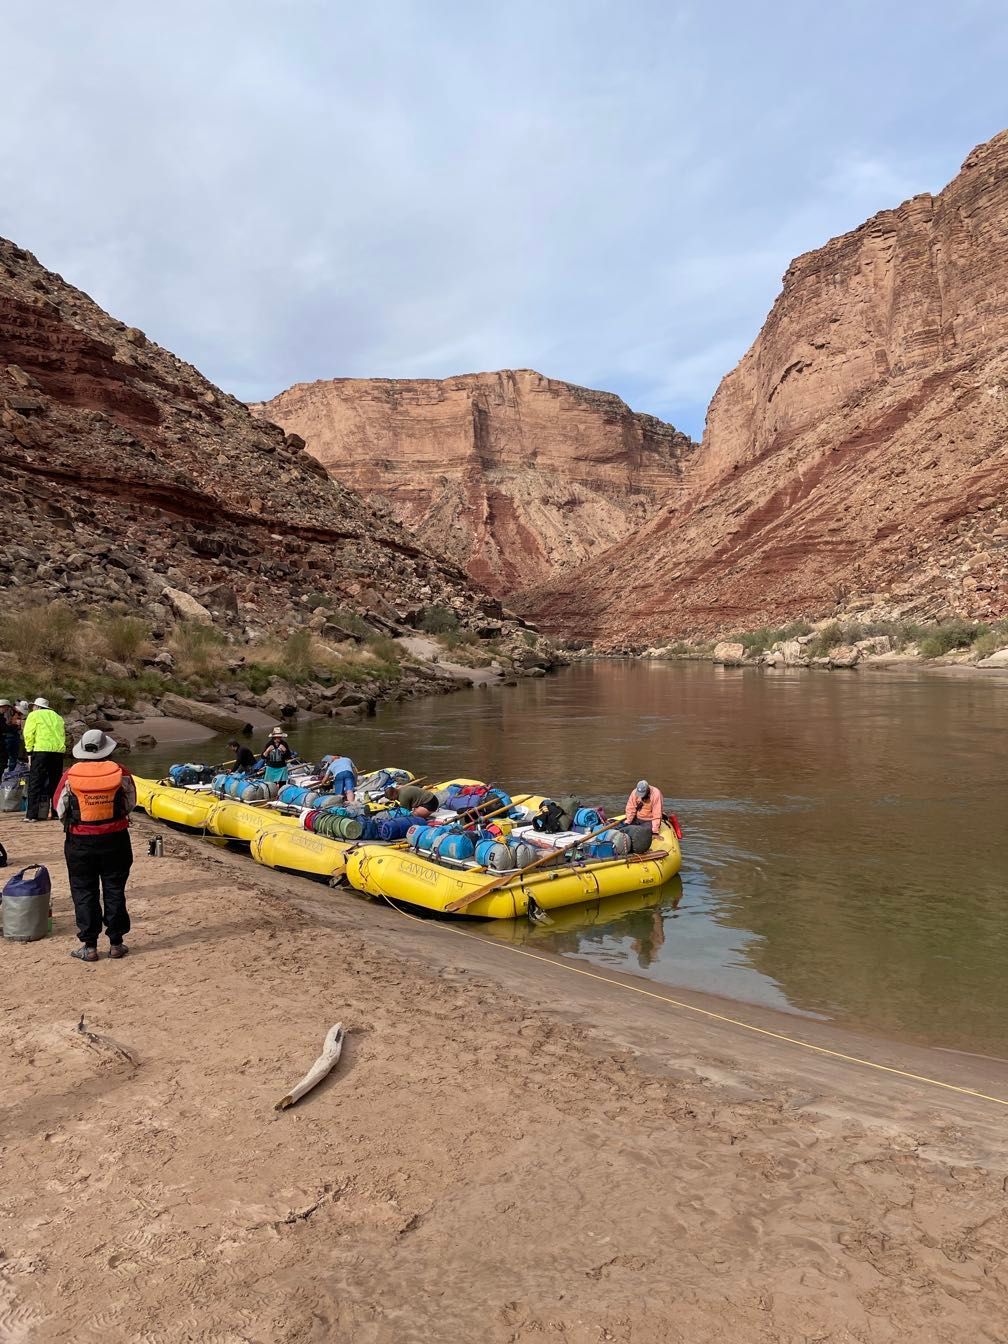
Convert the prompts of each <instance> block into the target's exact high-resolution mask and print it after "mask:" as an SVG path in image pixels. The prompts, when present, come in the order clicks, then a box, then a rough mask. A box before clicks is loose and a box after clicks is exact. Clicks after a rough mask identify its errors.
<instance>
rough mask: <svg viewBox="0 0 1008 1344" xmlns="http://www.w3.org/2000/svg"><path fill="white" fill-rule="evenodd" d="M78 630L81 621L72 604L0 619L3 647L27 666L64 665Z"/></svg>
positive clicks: (55, 604) (38, 608)
mask: <svg viewBox="0 0 1008 1344" xmlns="http://www.w3.org/2000/svg"><path fill="white" fill-rule="evenodd" d="M79 629H80V618H79V617H78V616H77V615H76V614H75V612H74V610H73V608H72V607H71V606H70V605H69V603H67V602H50V603H48V604H47V605H43V606H36V607H26V608H25V609H24V610H23V611H16V612H9V613H8V614H7V615H6V616H4V617H2V618H0V643H2V644H3V645H4V646H5V647H6V648H8V649H10V650H11V652H12V653H15V654H16V655H17V656H18V658H19V660H20V661H22V662H25V663H38V662H43V663H59V662H65V661H66V660H67V659H68V658H69V657H70V656H71V654H72V653H73V651H74V644H75V642H76V639H77V634H78V631H79Z"/></svg>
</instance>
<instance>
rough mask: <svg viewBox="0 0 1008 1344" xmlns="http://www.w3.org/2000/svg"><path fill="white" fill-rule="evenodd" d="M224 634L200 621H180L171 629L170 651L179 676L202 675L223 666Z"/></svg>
mask: <svg viewBox="0 0 1008 1344" xmlns="http://www.w3.org/2000/svg"><path fill="white" fill-rule="evenodd" d="M224 642H225V641H224V636H223V635H222V634H221V632H220V631H219V630H217V629H216V628H215V627H214V626H212V625H206V624H204V623H203V622H202V621H182V622H181V623H180V624H179V625H177V626H176V627H175V629H174V630H173V631H172V634H171V639H170V641H169V643H170V645H171V651H172V653H174V655H175V662H176V667H177V671H178V674H179V676H181V677H191V676H196V677H204V676H207V675H209V674H210V673H211V672H215V671H218V670H219V669H220V668H221V667H222V666H223V662H224V659H223V656H222V648H223V645H224Z"/></svg>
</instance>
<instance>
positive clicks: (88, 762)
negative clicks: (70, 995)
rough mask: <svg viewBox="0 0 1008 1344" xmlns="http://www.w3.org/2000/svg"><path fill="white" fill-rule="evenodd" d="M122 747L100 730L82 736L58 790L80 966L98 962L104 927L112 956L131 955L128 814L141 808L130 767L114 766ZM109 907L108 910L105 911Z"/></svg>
mask: <svg viewBox="0 0 1008 1344" xmlns="http://www.w3.org/2000/svg"><path fill="white" fill-rule="evenodd" d="M117 745H118V744H117V743H116V742H115V741H114V740H113V739H112V738H111V737H109V736H108V735H107V734H106V733H103V732H102V731H101V729H100V728H91V729H89V730H88V731H87V732H86V733H83V734H82V735H81V740H80V741H79V742H78V743H77V745H76V746H75V747H74V749H73V753H72V755H73V758H74V761H75V762H76V764H74V765H72V766H71V767H70V769H69V770H67V771H66V772H65V773H64V774H63V776H62V778H61V779H60V782H59V784H58V785H57V787H56V793H55V796H54V798H53V806H54V807H55V808H56V815H57V816H58V817H59V819H60V821H62V823H63V829H64V830H65V832H66V839H65V841H64V844H63V856H64V858H65V859H66V866H67V877H68V878H69V881H70V895H71V897H72V898H73V903H74V914H75V915H76V917H77V937H78V938H79V939H80V944H81V945H80V947H78V948H76V949H75V950H74V951H73V952H71V953H70V955H71V956H72V957H75V958H76V959H77V960H78V961H97V960H98V936H99V934H100V933H101V930H102V923H103V922H104V924H105V932H106V933H107V934H108V940H109V956H110V957H112V958H114V959H118V958H119V957H124V956H125V955H126V953H127V951H128V949H127V947H126V944H125V943H124V942H123V934H126V933H129V930H130V917H129V913H128V911H127V909H126V881H127V879H128V878H129V873H130V868H131V867H132V864H133V846H132V845H131V844H130V838H129V814H130V813H131V812H132V811H133V809H134V807H136V785H135V784H134V783H133V776H132V775H131V774H130V772H129V771H128V770H127V769H126V768H125V766H122V765H117V764H116V762H115V761H113V760H110V759H109V758H110V757H111V755H112V753H113V752H114V751H115V749H116V746H117ZM103 903H104V910H103V908H102V907H103Z"/></svg>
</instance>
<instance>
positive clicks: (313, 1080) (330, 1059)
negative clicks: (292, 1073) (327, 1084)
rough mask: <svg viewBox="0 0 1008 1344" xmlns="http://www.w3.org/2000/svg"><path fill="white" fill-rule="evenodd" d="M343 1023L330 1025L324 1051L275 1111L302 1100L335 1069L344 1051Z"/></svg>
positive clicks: (283, 1109)
mask: <svg viewBox="0 0 1008 1344" xmlns="http://www.w3.org/2000/svg"><path fill="white" fill-rule="evenodd" d="M343 1036H344V1032H343V1023H342V1022H337V1023H336V1025H335V1026H333V1027H330V1028H329V1031H328V1033H327V1035H326V1038H325V1042H324V1044H323V1046H322V1053H321V1054H320V1055H319V1057H318V1059H317V1060H316V1061H315V1063H314V1064H313V1065H312V1066H311V1068H310V1069H309V1070H308V1072H307V1073H306V1074H305V1076H304V1077H303V1078H302V1079H301V1081H300V1082H299V1083H295V1085H294V1086H293V1087H292V1088H291V1090H290V1091H289V1092H288V1093H287V1095H286V1096H285V1097H281V1098H280V1100H279V1101H278V1102H277V1104H276V1105H275V1106H274V1107H273V1109H274V1110H275V1111H285V1110H286V1109H287V1108H288V1106H293V1105H294V1103H295V1102H296V1101H300V1100H301V1098H302V1097H303V1096H304V1095H305V1093H306V1092H310V1091H311V1090H312V1088H313V1087H314V1086H315V1085H316V1084H317V1083H320V1082H321V1081H322V1079H323V1078H326V1077H328V1075H329V1074H330V1073H332V1071H333V1069H334V1068H335V1067H336V1065H337V1064H338V1063H339V1057H340V1055H341V1054H342V1053H343Z"/></svg>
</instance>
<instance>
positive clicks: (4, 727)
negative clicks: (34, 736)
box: [0, 700, 21, 770]
mask: <svg viewBox="0 0 1008 1344" xmlns="http://www.w3.org/2000/svg"><path fill="white" fill-rule="evenodd" d="M20 758H21V719H20V716H19V715H18V712H17V710H16V709H15V708H14V706H13V705H12V704H11V702H10V701H9V700H0V760H2V762H3V769H4V770H16V769H17V767H18V763H19V761H20Z"/></svg>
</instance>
